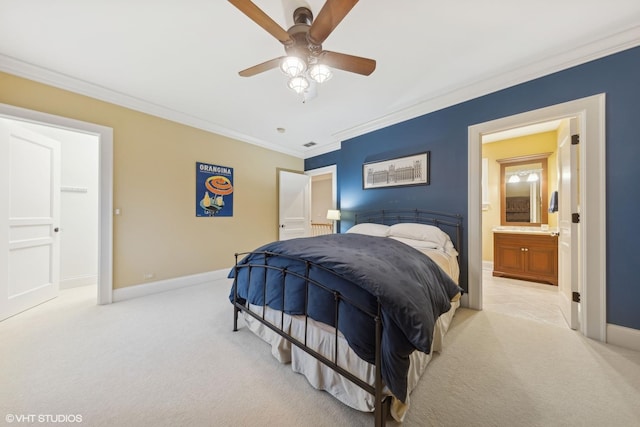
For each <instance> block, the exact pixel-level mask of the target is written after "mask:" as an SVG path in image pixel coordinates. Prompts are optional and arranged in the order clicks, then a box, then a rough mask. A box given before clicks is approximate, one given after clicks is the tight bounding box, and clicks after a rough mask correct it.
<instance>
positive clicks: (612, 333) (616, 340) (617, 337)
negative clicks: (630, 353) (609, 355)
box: [607, 323, 640, 351]
mask: <svg viewBox="0 0 640 427" xmlns="http://www.w3.org/2000/svg"><path fill="white" fill-rule="evenodd" d="M607 343H608V344H613V345H617V346H619V347H624V348H630V349H631V350H635V351H640V329H632V328H626V327H624V326H618V325H614V324H612V323H608V324H607Z"/></svg>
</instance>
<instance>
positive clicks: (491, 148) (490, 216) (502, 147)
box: [482, 131, 558, 261]
mask: <svg viewBox="0 0 640 427" xmlns="http://www.w3.org/2000/svg"><path fill="white" fill-rule="evenodd" d="M557 151H558V142H557V133H556V131H552V132H544V133H540V134H536V135H528V136H523V137H520V138H512V139H505V140H503V141H497V142H492V143H489V144H483V145H482V157H483V158H487V159H488V163H489V183H488V190H489V191H488V193H489V195H488V197H489V209H488V210H486V211H482V260H483V261H493V233H492V231H491V229H492V228H493V227H496V226H499V225H500V163H498V162H497V160H498V159H507V158H509V157H519V156H526V155H529V154H539V153H553V154H551V155H550V156H549V158H548V159H547V175H548V181H547V182H548V183H547V193H548V197H551V192H552V191H555V190H557V189H558V178H557V177H558V167H557V164H558V160H557V159H558V157H557ZM548 206H549V200H547V201H546V204H545V202H544V201H543V206H542V208H543V209H547V208H548ZM548 224H549V227H556V226H557V224H558V222H557V215H556V214H549V215H548Z"/></svg>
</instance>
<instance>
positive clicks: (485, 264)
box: [482, 261, 493, 271]
mask: <svg viewBox="0 0 640 427" xmlns="http://www.w3.org/2000/svg"><path fill="white" fill-rule="evenodd" d="M482 269H483V270H485V271H493V261H482Z"/></svg>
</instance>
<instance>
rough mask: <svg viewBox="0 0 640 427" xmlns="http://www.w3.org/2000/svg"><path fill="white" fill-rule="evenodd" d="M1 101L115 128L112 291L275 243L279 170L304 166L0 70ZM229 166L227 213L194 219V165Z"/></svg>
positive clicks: (206, 267) (223, 264)
mask: <svg viewBox="0 0 640 427" xmlns="http://www.w3.org/2000/svg"><path fill="white" fill-rule="evenodd" d="M0 103H4V104H9V105H14V106H18V107H22V108H28V109H31V110H37V111H41V112H46V113H49V114H55V115H58V116H63V117H68V118H72V119H77V120H82V121H85V122H90V123H95V124H99V125H103V126H108V127H111V128H113V139H114V141H113V150H114V190H113V201H114V202H113V206H114V208H119V209H121V211H122V214H121V215H119V216H114V231H113V233H114V236H113V240H114V254H113V265H114V267H113V269H114V271H113V281H114V288H123V287H126V286H131V285H136V284H140V283H142V282H143V281H144V280H143V275H144V274H145V273H153V274H154V275H155V277H154V278H153V279H152V280H161V279H168V278H174V277H180V276H184V275H190V274H196V273H202V272H206V271H212V270H219V269H223V268H227V267H230V266H231V265H233V262H234V257H233V254H234V253H235V252H242V251H248V250H252V249H255V248H256V247H257V246H259V245H262V244H264V243H267V242H269V241H272V240H276V239H277V236H278V230H277V223H278V220H277V192H276V183H277V175H276V168H279V167H280V168H286V169H292V170H304V161H303V160H302V159H299V158H296V157H293V156H289V155H285V154H281V153H277V152H274V151H271V150H267V149H263V148H260V147H257V146H255V145H251V144H247V143H243V142H239V141H237V140H233V139H231V138H227V137H224V136H220V135H217V134H213V133H210V132H206V131H203V130H199V129H195V128H192V127H189V126H185V125H181V124H178V123H175V122H171V121H169V120H164V119H160V118H158V117H154V116H151V115H148V114H144V113H140V112H137V111H133V110H130V109H127V108H124V107H120V106H117V105H114V104H110V103H107V102H102V101H99V100H96V99H93V98H89V97H86V96H82V95H78V94H75V93H72V92H68V91H65V90H61V89H57V88H54V87H51V86H47V85H43V84H40V83H36V82H33V81H30V80H26V79H22V78H19V77H15V76H13V75H9V74H5V73H0ZM197 161H199V162H205V163H213V164H217V165H222V166H229V167H232V168H234V188H235V191H234V212H233V217H230V218H229V217H227V218H223V217H220V218H202V217H201V218H197V217H196V216H195V176H196V172H195V164H196V162H197Z"/></svg>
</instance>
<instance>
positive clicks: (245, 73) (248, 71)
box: [238, 56, 284, 77]
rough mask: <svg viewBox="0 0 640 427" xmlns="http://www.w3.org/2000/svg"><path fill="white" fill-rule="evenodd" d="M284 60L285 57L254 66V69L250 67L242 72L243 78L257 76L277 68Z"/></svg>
mask: <svg viewBox="0 0 640 427" xmlns="http://www.w3.org/2000/svg"><path fill="white" fill-rule="evenodd" d="M282 58H284V57H283V56H281V57H279V58H274V59H270V60H269V61H266V62H263V63H262V64H258V65H254V66H253V67H249V68H247V69H246V70H242V71H240V72H239V73H238V74H240V76H241V77H251V76H255V75H256V74H260V73H262V72H264V71H268V70H270V69H272V68H277V67H278V66H279V65H280V61H281V60H282Z"/></svg>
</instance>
